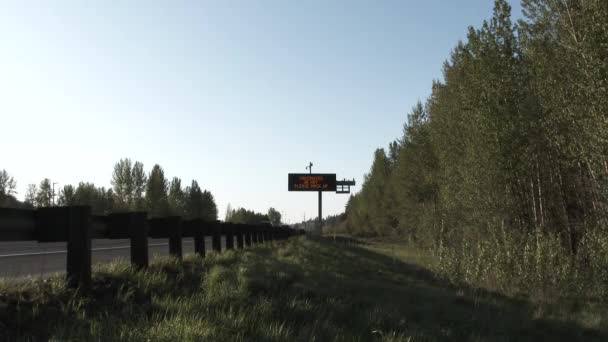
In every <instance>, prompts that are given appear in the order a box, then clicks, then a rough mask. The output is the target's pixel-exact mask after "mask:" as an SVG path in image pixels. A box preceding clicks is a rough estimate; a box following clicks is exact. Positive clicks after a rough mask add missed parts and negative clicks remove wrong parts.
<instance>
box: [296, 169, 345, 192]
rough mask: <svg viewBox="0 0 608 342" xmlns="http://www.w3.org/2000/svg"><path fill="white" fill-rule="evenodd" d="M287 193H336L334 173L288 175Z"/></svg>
mask: <svg viewBox="0 0 608 342" xmlns="http://www.w3.org/2000/svg"><path fill="white" fill-rule="evenodd" d="M288 176H289V177H288V178H289V185H288V188H287V189H288V190H289V191H336V174H335V173H290V174H289V175H288Z"/></svg>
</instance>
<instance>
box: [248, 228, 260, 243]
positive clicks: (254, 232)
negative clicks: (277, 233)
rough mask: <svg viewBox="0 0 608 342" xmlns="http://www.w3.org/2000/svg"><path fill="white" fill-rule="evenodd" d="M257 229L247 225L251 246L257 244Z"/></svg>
mask: <svg viewBox="0 0 608 342" xmlns="http://www.w3.org/2000/svg"><path fill="white" fill-rule="evenodd" d="M257 230H258V228H257V227H256V226H254V225H252V224H250V225H249V234H250V235H251V244H252V245H257V244H258V231H257Z"/></svg>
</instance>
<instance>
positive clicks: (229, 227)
mask: <svg viewBox="0 0 608 342" xmlns="http://www.w3.org/2000/svg"><path fill="white" fill-rule="evenodd" d="M224 228H225V234H224V235H225V238H226V249H234V225H233V224H231V223H224Z"/></svg>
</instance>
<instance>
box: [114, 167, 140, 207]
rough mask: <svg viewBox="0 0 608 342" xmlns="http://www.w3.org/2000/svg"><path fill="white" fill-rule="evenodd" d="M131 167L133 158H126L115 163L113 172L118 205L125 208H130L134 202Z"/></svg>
mask: <svg viewBox="0 0 608 342" xmlns="http://www.w3.org/2000/svg"><path fill="white" fill-rule="evenodd" d="M131 169H132V162H131V159H129V158H125V159H121V160H120V161H119V162H118V163H116V164H115V165H114V171H113V172H112V181H111V184H112V187H113V189H114V195H115V196H116V206H117V208H120V209H123V210H126V209H130V207H131V204H132V203H133V191H134V188H135V187H134V181H133V174H132V172H131Z"/></svg>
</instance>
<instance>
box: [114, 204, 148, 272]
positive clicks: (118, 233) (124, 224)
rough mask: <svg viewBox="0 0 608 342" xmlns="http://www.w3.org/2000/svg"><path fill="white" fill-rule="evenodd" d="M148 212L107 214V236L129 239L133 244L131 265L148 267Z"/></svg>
mask: <svg viewBox="0 0 608 342" xmlns="http://www.w3.org/2000/svg"><path fill="white" fill-rule="evenodd" d="M147 216H148V213H146V212H141V211H140V212H128V213H113V214H109V215H108V216H107V220H105V221H106V224H107V228H108V230H107V234H108V235H107V236H108V237H109V238H110V239H127V238H128V239H129V241H130V245H131V265H133V266H135V267H136V268H140V269H141V268H146V267H148V260H149V258H148V222H147Z"/></svg>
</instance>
